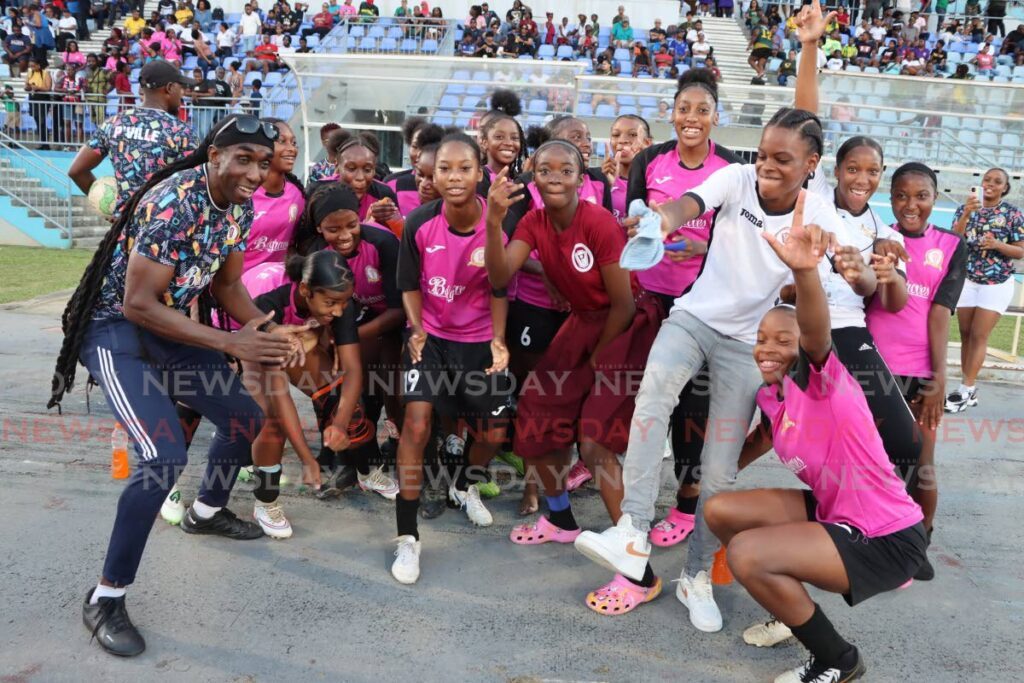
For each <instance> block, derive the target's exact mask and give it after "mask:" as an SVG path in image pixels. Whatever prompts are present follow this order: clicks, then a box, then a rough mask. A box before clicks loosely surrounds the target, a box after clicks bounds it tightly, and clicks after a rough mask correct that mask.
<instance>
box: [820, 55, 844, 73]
mask: <svg viewBox="0 0 1024 683" xmlns="http://www.w3.org/2000/svg"><path fill="white" fill-rule="evenodd" d="M844 66H846V62H845V61H843V53H842V52H841V51H839V50H833V51H832V56H831V57H829V58H828V61H827V62H825V68H826V69H828V70H829V71H842V70H843V67H844Z"/></svg>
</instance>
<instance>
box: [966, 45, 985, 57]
mask: <svg viewBox="0 0 1024 683" xmlns="http://www.w3.org/2000/svg"><path fill="white" fill-rule="evenodd" d="M980 47H981V46H980V45H978V44H977V43H968V44H967V46H966V49H965V50H964V52H965V53H967V54H969V55H976V54H978V49H979V48H980Z"/></svg>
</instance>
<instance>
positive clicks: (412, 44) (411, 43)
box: [398, 38, 417, 52]
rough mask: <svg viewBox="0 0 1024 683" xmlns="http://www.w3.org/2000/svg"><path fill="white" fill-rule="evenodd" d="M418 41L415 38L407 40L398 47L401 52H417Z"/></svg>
mask: <svg viewBox="0 0 1024 683" xmlns="http://www.w3.org/2000/svg"><path fill="white" fill-rule="evenodd" d="M416 47H417V46H416V41H415V40H414V39H413V38H406V39H404V40H403V41H402V44H401V45H399V46H398V50H399V52H416Z"/></svg>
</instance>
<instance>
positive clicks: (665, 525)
mask: <svg viewBox="0 0 1024 683" xmlns="http://www.w3.org/2000/svg"><path fill="white" fill-rule="evenodd" d="M695 522H696V518H695V517H694V516H693V515H688V514H686V513H685V512H680V511H679V510H678V509H676V508H672V509H671V510H669V512H668V515H666V516H665V519H663V520H661V521H660V522H658V523H657V524H655V525H654V526H653V527H651V533H650V539H651V543H652V544H653V545H656V546H658V547H659V548H668V547H670V546H673V545H675V544H676V543H682V542H683V541H685V540H686V537H687V536H689V535H690V532H691V531H693V525H694V524H695Z"/></svg>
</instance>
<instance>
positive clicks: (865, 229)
mask: <svg viewBox="0 0 1024 683" xmlns="http://www.w3.org/2000/svg"><path fill="white" fill-rule="evenodd" d="M860 231H861V232H862V233H864V236H865V237H870V238H871V239H872V240H874V239H875V230H874V229H873V228H869V227H868V226H866V225H864V224H863V223H861V224H860Z"/></svg>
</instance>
